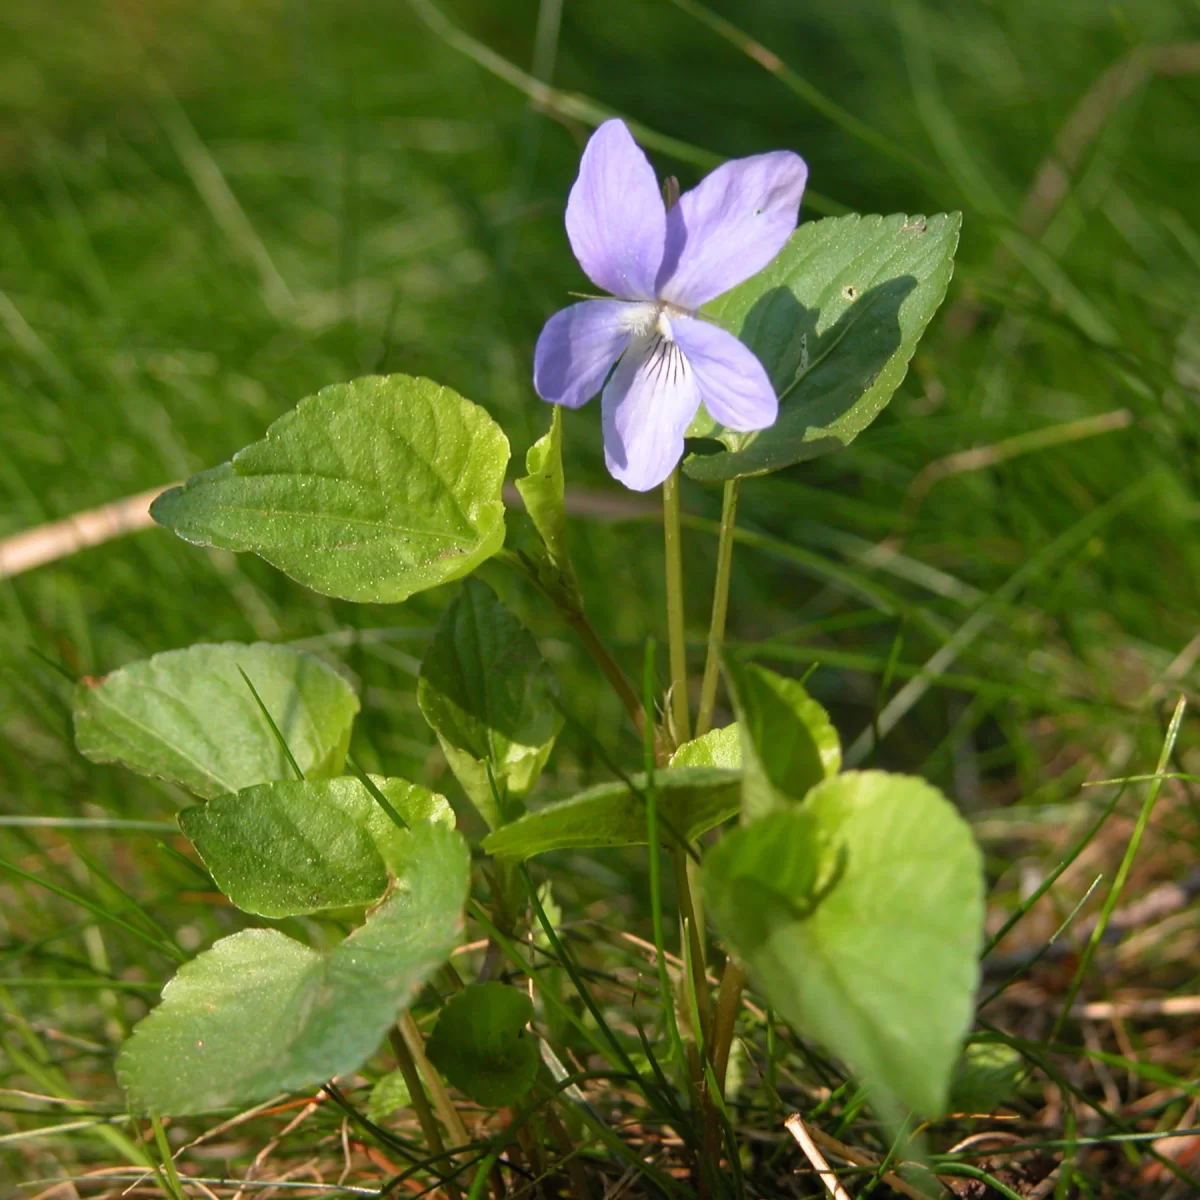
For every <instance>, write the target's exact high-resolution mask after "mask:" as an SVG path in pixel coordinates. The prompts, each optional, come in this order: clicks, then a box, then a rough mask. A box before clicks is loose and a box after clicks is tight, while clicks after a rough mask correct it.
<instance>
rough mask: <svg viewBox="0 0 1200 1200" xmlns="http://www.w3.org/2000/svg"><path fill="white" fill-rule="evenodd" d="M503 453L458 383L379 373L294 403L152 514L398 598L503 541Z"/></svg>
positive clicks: (338, 589)
mask: <svg viewBox="0 0 1200 1200" xmlns="http://www.w3.org/2000/svg"><path fill="white" fill-rule="evenodd" d="M508 454H509V451H508V441H507V439H506V438H505V436H504V434H503V433H502V432H501V430H500V427H499V426H498V425H497V424H496V423H495V421H493V420H492V418H491V417H490V416H488V414H487V413H486V412H485V411H484V410H483V409H482V408H480V407H479V406H478V405H475V404H472V403H471V402H470V401H469V400H464V399H463V397H462V396H460V395H458V394H457V393H456V392H452V391H451V390H450V389H449V388H444V387H441V386H439V385H438V384H436V383H433V382H432V381H430V380H428V379H417V378H414V377H412V376H410V375H383V376H380V375H373V376H368V377H366V378H364V379H356V380H354V381H353V382H351V383H338V384H334V385H332V386H331V387H327V388H323V389H322V390H321V391H319V392H318V393H317V394H316V395H315V396H309V397H308V398H307V399H306V400H302V401H301V402H300V403H299V405H298V406H297V407H296V408H295V409H293V410H292V411H291V412H290V413H288V414H287V415H285V416H283V417H281V418H280V419H279V420H278V421H276V422H275V424H274V425H272V426H271V428H270V429H268V430H267V435H266V437H265V438H264V439H263V440H262V441H260V442H255V443H254V444H253V445H251V446H247V447H246V448H245V449H244V450H241V451H239V452H238V453H237V454H235V455H234V456H233V459H232V461H231V462H228V463H226V464H225V465H224V466H220V467H217V468H215V469H214V470H211V471H204V472H202V473H201V474H199V475H195V476H193V477H192V478H191V479H190V480H188V482H187V483H185V484H184V485H183V486H182V487H178V488H172V489H171V490H170V491H168V492H166V493H164V494H163V495H162V496H160V497H159V498H158V499H157V500H156V501H155V502H154V505H153V506H152V508H151V514H152V515H153V517H154V519H155V520H156V521H157V522H158V523H159V524H160V525H165V526H166V527H167V528H168V529H172V530H174V531H175V532H176V533H177V534H179V536H180V537H182V538H186V539H187V540H188V541H189V542H195V543H197V544H199V545H204V546H220V547H222V548H224V549H226V550H252V551H254V553H256V554H259V555H261V556H262V557H263V558H265V559H266V560H267V562H269V563H272V564H274V565H275V566H277V567H278V568H279V569H280V570H282V571H285V572H286V573H287V574H288V575H290V576H291V577H292V578H293V579H296V580H299V582H301V583H303V584H306V585H307V586H309V587H311V588H313V589H314V590H315V591H318V592H321V593H323V594H324V595H326V596H337V597H340V598H341V599H343V600H358V601H363V602H378V603H398V602H399V601H401V600H406V599H407V598H408V597H409V596H411V595H412V594H413V593H414V592H419V591H422V590H424V589H425V588H431V587H436V586H437V585H438V584H441V583H448V582H449V581H450V580H452V579H459V578H461V577H462V576H463V575H466V574H468V573H469V572H471V571H473V570H474V569H475V568H476V567H477V566H478V565H479V564H480V563H481V562H483V561H484V560H485V559H487V558H489V557H491V555H493V554H495V553H496V551H497V550H499V549H500V547H501V546H502V545H503V544H504V505H503V503H502V502H501V499H500V489H501V487H502V485H503V483H504V469H505V466H506V464H507V463H508Z"/></svg>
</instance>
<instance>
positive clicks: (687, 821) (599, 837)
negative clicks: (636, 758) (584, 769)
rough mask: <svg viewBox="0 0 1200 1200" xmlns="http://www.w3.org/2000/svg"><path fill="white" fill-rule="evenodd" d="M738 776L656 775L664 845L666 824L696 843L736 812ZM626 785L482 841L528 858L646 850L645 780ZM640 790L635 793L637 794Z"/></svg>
mask: <svg viewBox="0 0 1200 1200" xmlns="http://www.w3.org/2000/svg"><path fill="white" fill-rule="evenodd" d="M741 781H742V776H741V772H740V771H721V770H716V769H714V768H711V767H671V768H668V769H667V770H665V771H657V772H655V775H654V784H655V787H656V788H657V794H658V813H659V826H660V829H661V830H662V838H663V840H664V841H666V840H667V839H668V838H669V837H670V836H671V835H670V831H669V830H668V829H667V828H666V827H667V826H668V825H669V826H670V827H671V829H674V830H675V831H676V832H677V833H678V834H679V835H680V836H682V837H685V838H688V839H693V838H698V837H699V836H700V835H701V834H702V833H705V832H707V831H708V830H709V829H714V828H715V827H716V826H718V825H720V824H721V822H722V821H727V820H728V819H729V818H730V817H732V816H733V815H734V814H735V813H736V812H737V810H738V804H739V801H740V793H741ZM630 782H631V783H632V784H633V788H632V789H631V788H630V786H629V784H626V783H602V784H600V786H599V787H594V788H590V789H589V790H588V791H586V792H580V793H579V795H578V796H572V797H571V799H570V800H563V801H562V802H561V803H559V804H550V805H547V806H546V807H545V808H541V809H538V811H537V812H531V813H527V814H526V815H525V816H523V817H522V818H521V819H520V820H519V821H514V822H513V823H512V824H511V825H505V826H504V828H503V829H497V830H496V831H495V832H494V833H491V834H489V835H488V837H487V838H486V839H485V840H484V843H483V848H484V850H485V851H486V852H487V853H488V854H495V855H497V856H499V857H501V858H512V859H525V858H532V857H533V856H534V855H535V854H547V853H549V852H550V851H551V850H567V849H582V848H584V847H588V846H643V845H645V844H646V841H647V835H646V801H645V799H644V797H645V789H646V776H645V775H634V776H633V777H632V779H631V781H630ZM634 789H636V790H634Z"/></svg>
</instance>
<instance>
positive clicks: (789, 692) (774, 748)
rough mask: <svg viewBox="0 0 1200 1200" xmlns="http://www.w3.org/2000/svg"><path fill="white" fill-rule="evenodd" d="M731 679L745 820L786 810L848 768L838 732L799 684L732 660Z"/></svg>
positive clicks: (728, 665)
mask: <svg viewBox="0 0 1200 1200" xmlns="http://www.w3.org/2000/svg"><path fill="white" fill-rule="evenodd" d="M725 676H726V679H727V680H728V681H729V690H730V691H731V692H732V694H733V707H734V711H735V712H736V713H737V717H738V719H737V728H738V729H739V730H740V733H741V748H742V763H743V765H744V770H745V782H744V786H743V790H742V820H743V821H753V820H756V819H757V818H758V817H761V816H763V815H765V814H766V813H769V812H773V811H775V810H776V809H778V808H783V807H786V806H787V805H788V804H789V802H791V801H795V800H800V799H802V798H803V797H804V796H805V795H806V794H807V792H808V790H809V788H811V787H813V786H814V785H815V784H817V783H820V781H821V780H822V779H825V778H828V777H829V776H831V775H836V774H837V772H838V770H839V768H840V767H841V765H842V745H841V742H840V741H839V739H838V735H837V730H836V729H834V727H833V725H832V723H831V722H830V720H829V714H828V713H827V712H826V711H825V710H824V709H823V708H822V707H821V705H819V704H818V703H817V702H816V701H815V700H814V699H813V698H812V697H811V696H810V695H809V694H808V693H807V692H806V691H805V690H804V685H803V684H802V683H800V681H799V680H797V679H788V678H787V677H786V676H783V675H777V674H775V672H774V671H768V670H767V669H766V668H765V667H759V666H755V665H754V664H752V663H739V662H736V661H734V660H732V659H731V660H728V661H727V662H726V663H725Z"/></svg>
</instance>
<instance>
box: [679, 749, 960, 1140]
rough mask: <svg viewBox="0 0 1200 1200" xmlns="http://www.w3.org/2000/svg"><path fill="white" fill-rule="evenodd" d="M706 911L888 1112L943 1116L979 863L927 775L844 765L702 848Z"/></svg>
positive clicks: (803, 1028) (762, 980) (760, 978)
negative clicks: (802, 795) (797, 800)
mask: <svg viewBox="0 0 1200 1200" xmlns="http://www.w3.org/2000/svg"><path fill="white" fill-rule="evenodd" d="M702 882H703V894H704V900H705V906H706V909H707V911H708V913H709V915H710V916H711V918H712V920H713V922H714V924H715V925H716V927H717V929H718V931H719V932H720V934H721V936H722V938H723V939H724V941H725V944H726V946H727V948H728V949H729V950H730V952H731V953H733V954H734V955H735V956H736V957H737V958H738V959H740V960H741V961H742V962H743V963H744V964H745V966H746V967H747V969H748V970H749V972H750V976H751V979H752V980H753V982H754V983H755V985H756V986H757V987H758V988H759V989H760V990H761V991H762V993H763V995H764V996H765V997H766V999H767V1000H768V1001H769V1002H770V1003H771V1005H772V1006H773V1007H774V1008H775V1010H776V1012H778V1013H779V1014H780V1015H781V1016H783V1017H784V1018H785V1019H786V1020H787V1021H788V1022H789V1023H790V1024H791V1026H792V1027H793V1028H794V1029H795V1030H796V1032H797V1033H799V1034H801V1035H802V1036H805V1037H811V1038H813V1039H815V1040H816V1041H818V1042H820V1043H822V1044H823V1045H824V1046H825V1048H826V1049H827V1050H829V1051H831V1052H832V1053H833V1054H835V1055H836V1056H837V1057H839V1058H841V1059H842V1060H843V1061H844V1062H846V1063H847V1065H848V1066H849V1067H850V1068H851V1069H852V1070H853V1071H854V1072H856V1073H857V1074H858V1075H859V1076H860V1077H861V1078H862V1079H863V1081H864V1082H865V1083H866V1084H867V1086H868V1087H869V1088H870V1089H871V1091H872V1094H873V1096H874V1098H875V1100H876V1103H877V1104H878V1105H879V1107H880V1110H881V1112H882V1113H883V1115H884V1116H885V1117H887V1118H888V1119H889V1120H891V1119H894V1118H895V1117H896V1115H897V1112H898V1106H906V1107H909V1108H911V1109H913V1110H914V1111H916V1112H917V1113H919V1114H920V1115H922V1116H926V1117H937V1116H939V1115H940V1114H941V1113H942V1111H943V1110H944V1108H945V1104H946V1097H947V1090H948V1087H949V1083H950V1076H951V1072H952V1070H953V1069H954V1064H955V1062H956V1060H957V1058H958V1053H959V1048H960V1046H961V1044H962V1038H963V1035H964V1034H965V1033H966V1030H967V1028H968V1025H969V1023H970V1020H971V1016H972V1012H973V998H974V992H975V986H976V982H977V978H978V970H979V965H978V956H979V949H980V943H981V940H982V932H983V874H982V862H981V857H980V854H979V850H978V848H977V847H976V845H975V842H974V840H973V838H972V836H971V831H970V829H969V827H968V826H967V824H966V822H965V821H963V819H962V818H961V817H960V816H959V815H958V813H957V812H956V811H955V809H954V808H953V806H952V805H951V804H950V803H949V801H948V800H946V798H945V797H944V796H943V795H942V794H941V793H940V792H939V791H938V790H937V789H936V788H934V787H931V786H930V785H929V784H927V783H925V782H924V781H922V780H920V779H914V778H911V777H909V776H903V775H888V774H886V773H884V772H882V771H863V772H855V771H852V772H847V773H846V774H844V775H839V776H836V777H835V778H832V779H827V780H825V781H824V782H823V783H819V784H818V785H817V786H816V787H815V788H814V789H813V790H812V791H811V792H810V793H809V795H808V797H807V799H806V800H805V801H804V802H803V803H801V804H799V805H796V806H793V807H790V808H787V809H783V810H780V811H777V812H774V813H770V814H768V815H767V816H764V817H763V818H762V819H761V820H758V821H755V822H754V823H753V824H751V825H745V826H742V827H741V828H739V829H736V830H734V831H733V832H732V833H730V834H728V835H726V837H724V838H723V839H722V840H721V842H720V843H719V844H718V845H717V846H715V847H714V848H713V849H712V850H710V851H709V853H708V854H707V855H706V857H705V860H704V867H703V872H702Z"/></svg>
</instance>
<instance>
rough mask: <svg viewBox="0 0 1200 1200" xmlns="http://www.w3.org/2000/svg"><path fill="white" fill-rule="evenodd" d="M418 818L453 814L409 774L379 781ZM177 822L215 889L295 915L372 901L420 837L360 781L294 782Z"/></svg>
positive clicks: (448, 819)
mask: <svg viewBox="0 0 1200 1200" xmlns="http://www.w3.org/2000/svg"><path fill="white" fill-rule="evenodd" d="M373 782H374V783H375V785H376V787H378V789H379V790H380V792H382V794H383V796H384V798H385V799H386V800H387V801H388V802H389V803H390V804H391V805H392V807H393V808H394V809H395V810H396V811H397V812H398V813H399V814H400V816H401V817H402V818H403V819H404V820H405V821H407V822H408V823H409V824H410V825H416V824H418V823H420V822H422V821H435V820H436V821H440V822H441V823H442V824H444V825H448V826H450V827H451V828H453V826H454V813H453V812H452V811H451V809H450V805H449V804H448V803H447V802H446V800H445V799H444V798H443V797H442V796H438V795H436V794H435V793H433V792H430V791H427V790H426V789H425V788H423V787H418V786H417V785H416V784H415V783H409V782H408V781H407V780H405V779H375V780H374V781H373ZM179 825H180V828H181V829H182V830H183V832H184V833H185V834H187V836H188V837H189V838H190V839H191V841H192V844H193V845H194V846H195V847H196V851H197V853H198V854H199V855H200V857H201V858H202V859H203V860H204V865H205V866H206V867H207V868H208V870H209V872H210V873H211V875H212V877H213V879H214V880H215V881H216V884H217V887H219V888H220V889H221V891H223V892H224V893H225V895H227V896H228V897H229V898H230V900H232V901H233V902H234V904H236V905H237V906H238V908H240V909H243V910H244V911H245V912H250V913H257V914H258V915H259V916H261V917H292V916H298V915H300V914H301V913H316V912H329V911H333V910H337V909H343V908H352V907H357V906H360V905H366V904H373V903H374V902H375V901H376V900H378V899H379V898H380V896H382V895H383V893H384V892H385V891H386V890H387V886H388V881H389V879H390V877H391V876H392V875H401V874H403V872H404V869H405V866H406V864H405V860H404V854H405V852H406V851H407V850H408V849H409V848H410V847H411V845H412V841H411V839H410V838H407V837H405V836H404V833H403V831H402V830H401V829H399V828H398V827H397V826H396V824H395V823H394V822H393V821H392V820H391V818H390V817H389V816H388V815H387V813H385V812H384V811H383V809H382V808H381V807H380V805H379V804H378V802H377V801H376V800H375V799H374V797H373V796H372V795H371V793H370V792H368V791H367V789H366V788H365V787H364V786H363V785H362V784H361V783H360V782H359V781H358V780H357V779H349V778H342V779H319V780H308V781H305V782H303V783H302V782H299V781H296V780H289V781H284V782H279V783H266V784H260V785H258V786H256V787H251V788H243V789H242V791H240V792H238V793H236V794H235V795H232V796H218V797H217V798H216V799H215V800H210V801H209V802H208V803H207V804H197V805H194V806H193V807H191V808H185V809H184V810H183V811H182V812H181V813H180V814H179Z"/></svg>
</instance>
